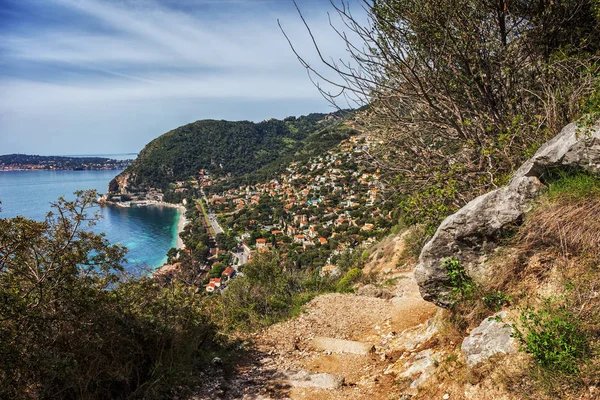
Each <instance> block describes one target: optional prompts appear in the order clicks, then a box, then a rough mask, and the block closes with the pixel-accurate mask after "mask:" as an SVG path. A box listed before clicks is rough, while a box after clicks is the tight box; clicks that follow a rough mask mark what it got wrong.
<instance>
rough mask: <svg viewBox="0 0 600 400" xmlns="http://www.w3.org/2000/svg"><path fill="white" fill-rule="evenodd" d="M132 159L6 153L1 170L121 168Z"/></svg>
mask: <svg viewBox="0 0 600 400" xmlns="http://www.w3.org/2000/svg"><path fill="white" fill-rule="evenodd" d="M132 161H133V160H115V159H112V158H105V157H66V156H37V155H27V154H6V155H2V156H0V171H31V170H46V171H48V170H50V171H79V170H81V171H83V170H119V169H125V168H127V167H128V166H129V165H130V164H131V162H132Z"/></svg>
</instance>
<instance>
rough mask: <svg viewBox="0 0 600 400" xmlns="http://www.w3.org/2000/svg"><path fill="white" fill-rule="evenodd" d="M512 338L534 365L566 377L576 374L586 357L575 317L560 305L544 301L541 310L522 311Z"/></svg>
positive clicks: (552, 301)
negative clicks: (536, 363)
mask: <svg viewBox="0 0 600 400" xmlns="http://www.w3.org/2000/svg"><path fill="white" fill-rule="evenodd" d="M513 330H514V333H513V334H514V336H515V337H516V338H517V339H518V340H519V342H520V343H521V345H522V346H523V347H522V348H521V350H522V351H524V352H526V353H529V354H531V355H532V356H533V357H534V358H535V360H536V361H537V362H538V364H539V365H540V366H541V367H543V368H545V369H547V370H553V371H557V372H562V373H566V374H575V373H577V372H579V363H580V362H581V361H582V359H583V358H584V357H585V356H586V353H587V350H588V347H589V346H588V341H587V339H586V336H585V334H584V333H583V331H582V329H581V327H580V324H579V322H578V320H577V318H575V316H574V315H573V314H572V313H571V312H570V311H569V310H568V308H567V307H566V306H565V305H564V304H558V303H557V300H556V299H555V300H552V299H547V300H546V301H545V302H544V304H543V305H542V307H541V308H539V309H534V308H532V307H528V308H525V309H524V310H523V311H522V313H521V316H520V326H519V327H517V326H515V327H514V329H513Z"/></svg>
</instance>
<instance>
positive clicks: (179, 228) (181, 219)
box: [103, 200, 187, 250]
mask: <svg viewBox="0 0 600 400" xmlns="http://www.w3.org/2000/svg"><path fill="white" fill-rule="evenodd" d="M103 203H104V204H107V205H111V206H116V207H122V208H129V207H132V206H133V207H169V208H175V209H177V224H176V231H175V232H174V238H173V242H172V246H171V247H175V248H176V249H178V250H180V249H184V248H185V245H184V244H183V240H182V239H181V237H179V234H180V233H181V232H183V228H184V227H185V225H186V224H187V219H186V218H185V212H186V211H187V209H186V208H185V206H184V205H182V204H173V203H167V202H164V201H156V200H133V201H127V202H114V201H106V200H105V201H104V202H103Z"/></svg>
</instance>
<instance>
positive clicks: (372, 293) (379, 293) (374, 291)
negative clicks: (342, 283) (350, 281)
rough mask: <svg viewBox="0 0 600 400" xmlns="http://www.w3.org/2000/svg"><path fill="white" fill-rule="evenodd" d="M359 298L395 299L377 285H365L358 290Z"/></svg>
mask: <svg viewBox="0 0 600 400" xmlns="http://www.w3.org/2000/svg"><path fill="white" fill-rule="evenodd" d="M357 294H358V295H359V296H367V297H377V298H382V299H391V298H392V297H393V295H392V293H390V291H389V290H385V289H381V288H378V287H377V286H375V285H371V284H369V285H365V286H363V287H361V288H360V289H358V292H357Z"/></svg>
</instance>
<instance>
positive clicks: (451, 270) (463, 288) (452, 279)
mask: <svg viewBox="0 0 600 400" xmlns="http://www.w3.org/2000/svg"><path fill="white" fill-rule="evenodd" d="M442 267H443V268H444V269H445V270H446V274H447V276H448V283H449V284H450V286H451V287H452V293H453V296H454V301H455V302H458V301H460V300H465V299H470V298H471V297H472V296H473V294H474V293H475V291H476V290H477V287H476V286H475V283H473V281H472V280H471V278H470V277H469V275H467V273H466V272H465V268H464V267H463V265H462V263H461V262H460V261H459V260H457V259H456V258H446V259H445V260H444V261H443V262H442Z"/></svg>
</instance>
